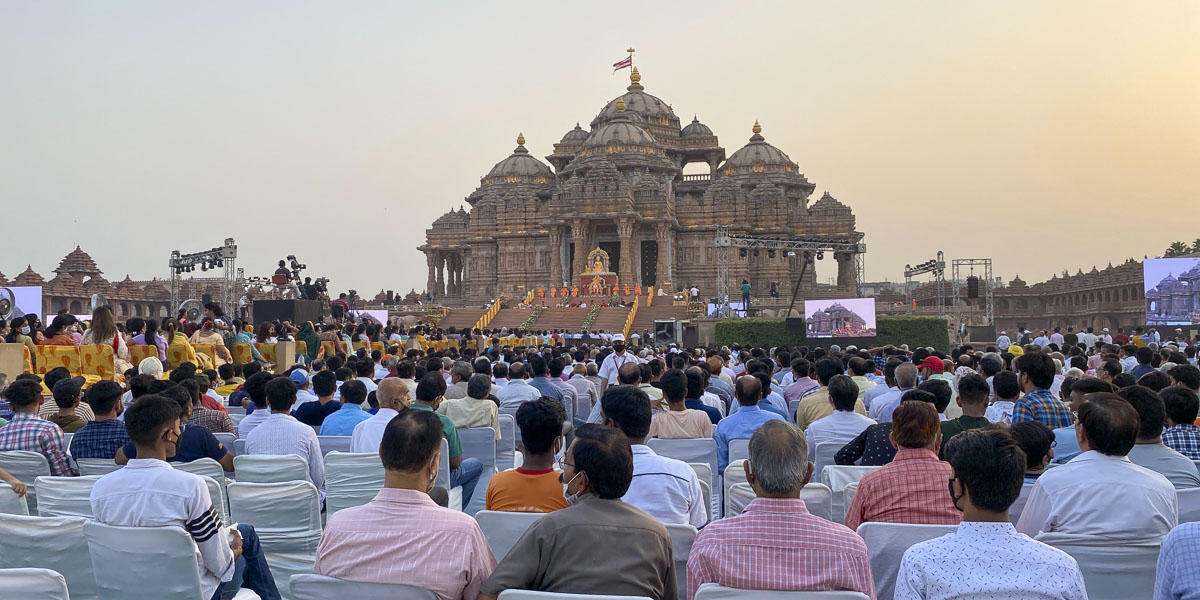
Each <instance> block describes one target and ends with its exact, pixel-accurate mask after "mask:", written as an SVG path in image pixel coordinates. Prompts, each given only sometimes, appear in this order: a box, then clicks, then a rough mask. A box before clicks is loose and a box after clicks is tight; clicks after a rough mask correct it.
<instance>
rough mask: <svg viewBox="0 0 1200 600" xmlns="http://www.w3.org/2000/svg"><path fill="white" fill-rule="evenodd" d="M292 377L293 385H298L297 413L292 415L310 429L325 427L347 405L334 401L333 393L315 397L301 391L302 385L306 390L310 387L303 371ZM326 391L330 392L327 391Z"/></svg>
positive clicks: (364, 395) (294, 372)
mask: <svg viewBox="0 0 1200 600" xmlns="http://www.w3.org/2000/svg"><path fill="white" fill-rule="evenodd" d="M331 375H332V374H331ZM290 377H291V380H292V383H294V384H296V407H295V411H294V412H293V413H292V416H293V417H296V420H297V421H300V422H301V423H304V424H305V425H308V426H310V427H320V426H322V425H324V424H325V419H327V418H328V417H329V415H332V414H333V413H335V412H337V411H339V410H341V408H342V406H343V405H344V404H345V402H344V401H342V402H338V401H336V400H334V399H333V392H330V393H329V394H327V395H324V396H322V395H321V394H319V393H318V394H317V395H316V396H315V397H314V396H313V394H312V393H311V392H308V391H304V392H303V393H302V392H301V390H300V385H301V384H302V383H303V385H304V386H305V387H306V388H307V387H309V385H310V383H309V380H308V375H307V374H306V373H305V372H304V371H303V370H299V369H297V370H295V371H292V374H291V376H290ZM315 377H316V376H315V375H314V379H315ZM315 383H316V382H315V381H314V382H313V383H312V384H311V385H313V386H314V387H315ZM343 387H345V384H343ZM335 389H336V388H335ZM364 389H365V386H364ZM325 391H328V390H327V389H326V390H325ZM366 397H367V395H366V394H363V400H366ZM360 408H361V407H360Z"/></svg>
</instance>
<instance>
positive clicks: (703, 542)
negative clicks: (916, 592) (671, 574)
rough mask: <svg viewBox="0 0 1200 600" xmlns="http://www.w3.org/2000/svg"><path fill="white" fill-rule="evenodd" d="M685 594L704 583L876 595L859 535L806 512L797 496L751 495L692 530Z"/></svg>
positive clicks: (868, 558) (868, 563) (867, 559)
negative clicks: (732, 512) (728, 513)
mask: <svg viewBox="0 0 1200 600" xmlns="http://www.w3.org/2000/svg"><path fill="white" fill-rule="evenodd" d="M687 571H688V572H687V584H688V588H687V597H688V599H689V600H690V599H691V598H692V597H693V596H695V595H696V590H697V589H698V588H699V587H700V585H701V584H704V583H716V584H719V585H723V586H726V587H732V588H738V589H751V590H779V591H835V590H846V591H854V592H859V593H862V594H866V595H868V596H870V597H871V598H875V582H874V580H873V579H872V578H871V560H870V557H869V555H868V554H867V545H866V544H865V543H864V542H863V540H862V538H860V537H858V535H856V534H855V533H854V532H853V531H851V530H850V529H848V528H846V526H844V525H840V524H838V523H833V522H831V521H826V520H825V519H822V518H820V517H816V516H813V515H812V514H810V513H809V512H808V509H807V507H805V505H804V501H803V500H801V499H799V498H786V499H785V498H755V499H754V500H752V501H750V504H748V505H746V509H745V510H744V511H742V514H740V515H737V516H736V517H729V518H727V519H721V520H719V521H713V522H712V523H711V524H709V525H708V527H705V528H704V529H702V530H701V531H700V534H699V535H697V536H696V542H695V543H694V544H693V545H692V550H691V553H690V554H689V555H688V563H687Z"/></svg>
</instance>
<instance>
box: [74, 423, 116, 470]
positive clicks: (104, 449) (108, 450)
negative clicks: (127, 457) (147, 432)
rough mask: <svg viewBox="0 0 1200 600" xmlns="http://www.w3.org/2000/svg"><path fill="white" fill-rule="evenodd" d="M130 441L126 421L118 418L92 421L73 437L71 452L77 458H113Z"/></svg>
mask: <svg viewBox="0 0 1200 600" xmlns="http://www.w3.org/2000/svg"><path fill="white" fill-rule="evenodd" d="M127 443H129V432H128V431H127V430H126V429H125V423H124V422H122V421H118V420H116V419H108V420H105V421H92V422H91V423H88V424H87V425H85V426H84V428H83V429H80V430H79V431H77V432H76V433H75V435H74V436H72V437H71V447H70V453H71V457H72V458H74V459H75V460H79V459H81V458H103V459H108V460H111V459H113V458H114V457H115V456H116V455H117V450H119V449H120V448H121V446H124V445H125V444H127Z"/></svg>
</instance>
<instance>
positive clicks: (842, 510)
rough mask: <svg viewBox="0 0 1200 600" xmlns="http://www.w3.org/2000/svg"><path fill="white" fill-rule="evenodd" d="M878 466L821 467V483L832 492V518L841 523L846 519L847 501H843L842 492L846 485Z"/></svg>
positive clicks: (848, 504)
mask: <svg viewBox="0 0 1200 600" xmlns="http://www.w3.org/2000/svg"><path fill="white" fill-rule="evenodd" d="M878 468H879V467H860V466H855V465H827V466H826V467H825V468H824V469H821V483H823V484H825V487H828V488H829V489H830V490H831V491H832V492H833V520H834V521H836V522H838V523H841V522H843V521H844V520H845V519H846V508H848V507H849V506H850V503H849V502H845V501H844V496H843V494H842V492H844V491H845V490H846V486H847V485H850V484H851V483H855V482H857V481H859V480H860V479H862V478H863V475H866V474H867V473H870V472H871V471H874V470H875V469H878Z"/></svg>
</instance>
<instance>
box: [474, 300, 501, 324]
mask: <svg viewBox="0 0 1200 600" xmlns="http://www.w3.org/2000/svg"><path fill="white" fill-rule="evenodd" d="M498 312H500V297H499V296H497V297H496V299H495V300H493V301H492V307H491V308H489V309H487V312H485V313H483V316H482V317H479V320H478V321H475V327H474V329H483V328H484V327H487V326H488V323H491V322H492V319H494V318H496V313H498Z"/></svg>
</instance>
